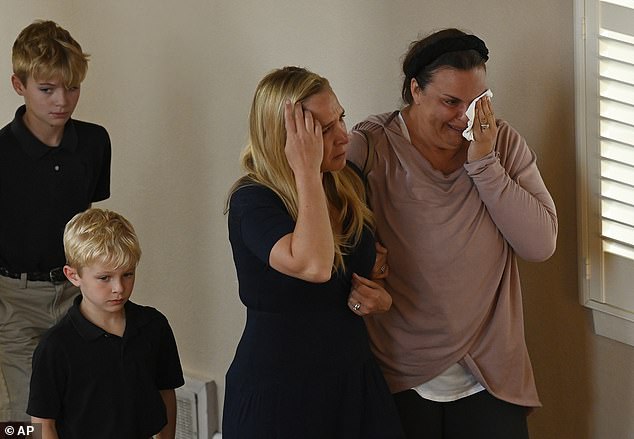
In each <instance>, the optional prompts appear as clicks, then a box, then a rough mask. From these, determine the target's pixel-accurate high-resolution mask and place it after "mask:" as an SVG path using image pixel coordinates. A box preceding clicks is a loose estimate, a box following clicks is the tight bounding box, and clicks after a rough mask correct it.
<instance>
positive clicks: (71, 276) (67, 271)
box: [64, 265, 81, 287]
mask: <svg viewBox="0 0 634 439" xmlns="http://www.w3.org/2000/svg"><path fill="white" fill-rule="evenodd" d="M64 275H66V278H67V279H68V280H69V281H70V283H72V284H73V285H75V286H76V287H79V286H80V285H81V276H79V273H78V272H77V270H76V269H74V268H73V267H71V266H70V265H64Z"/></svg>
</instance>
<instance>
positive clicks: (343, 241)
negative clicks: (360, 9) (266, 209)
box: [230, 67, 374, 269]
mask: <svg viewBox="0 0 634 439" xmlns="http://www.w3.org/2000/svg"><path fill="white" fill-rule="evenodd" d="M325 90H328V91H332V88H331V87H330V83H329V82H328V80H327V79H326V78H323V77H321V76H319V75H317V74H315V73H313V72H310V71H308V70H306V69H304V68H301V67H284V68H281V69H277V70H273V71H272V72H270V73H269V74H268V75H266V76H265V77H264V78H263V79H262V80H261V81H260V83H259V84H258V86H257V88H256V91H255V96H254V97H253V102H252V104H251V112H250V115H249V143H248V144H247V146H246V148H245V149H244V151H243V152H242V156H241V163H242V167H243V169H244V170H245V171H246V175H245V176H244V177H242V178H241V179H240V180H238V181H237V182H236V183H235V184H234V186H233V187H232V189H231V191H230V196H231V194H232V193H233V192H235V191H236V190H237V189H238V188H240V187H242V186H246V185H249V184H254V183H257V184H261V185H263V186H266V187H268V188H270V189H271V190H272V191H274V192H275V193H276V194H277V195H278V196H279V197H280V198H281V199H282V201H283V202H284V205H285V207H286V209H287V210H288V212H289V214H290V215H291V217H292V218H293V219H294V220H297V212H298V195H297V187H296V185H295V178H294V175H293V171H292V169H291V167H290V165H289V164H288V160H287V159H286V154H285V152H284V146H285V144H286V127H285V124H284V103H285V102H286V100H289V101H290V102H291V103H292V104H295V103H297V102H303V101H305V100H306V99H308V98H309V97H310V96H313V95H315V94H317V93H320V92H322V91H325ZM323 186H324V192H325V193H326V198H327V200H328V204H329V206H330V208H331V209H330V212H331V213H330V221H331V223H332V224H333V230H338V229H337V228H335V227H334V225H342V232H341V233H340V234H334V245H335V260H334V263H333V268H335V269H339V268H341V269H345V266H344V262H343V256H344V255H346V254H348V253H349V250H350V249H351V248H353V247H354V246H356V244H357V243H358V242H359V239H360V238H361V234H362V231H363V227H364V225H367V226H370V227H373V225H374V222H373V217H372V213H371V212H370V210H369V209H368V208H367V206H366V204H365V201H364V200H365V188H364V185H363V182H362V181H361V178H360V177H359V176H358V175H357V174H356V172H355V171H353V170H352V169H351V168H350V167H347V166H346V167H344V168H343V169H342V170H340V171H334V172H324V174H323Z"/></svg>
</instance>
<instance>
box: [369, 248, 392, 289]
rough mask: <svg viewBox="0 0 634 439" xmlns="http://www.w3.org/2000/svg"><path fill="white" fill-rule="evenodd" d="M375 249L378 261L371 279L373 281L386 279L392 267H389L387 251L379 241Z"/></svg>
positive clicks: (375, 261)
mask: <svg viewBox="0 0 634 439" xmlns="http://www.w3.org/2000/svg"><path fill="white" fill-rule="evenodd" d="M374 247H375V248H376V259H375V260H374V267H372V273H371V277H370V278H371V279H372V280H379V279H385V278H386V277H387V275H388V274H389V272H390V267H389V265H387V249H386V248H385V247H383V246H382V245H381V243H380V242H379V241H376V242H375V243H374Z"/></svg>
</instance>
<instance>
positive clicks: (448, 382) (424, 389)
mask: <svg viewBox="0 0 634 439" xmlns="http://www.w3.org/2000/svg"><path fill="white" fill-rule="evenodd" d="M398 122H399V125H400V127H401V131H402V133H403V136H405V137H406V138H407V140H408V141H409V142H410V143H411V142H412V140H411V137H410V136H409V131H408V129H407V125H405V120H403V115H402V114H401V113H400V112H399V113H398ZM412 389H413V390H415V391H416V393H418V394H419V395H420V396H421V397H422V398H425V399H429V400H431V401H436V402H449V401H456V400H458V399H461V398H465V397H467V396H469V395H473V394H474V393H478V392H481V391H482V390H484V387H482V384H480V383H479V382H478V381H477V380H476V379H475V377H474V376H473V374H472V373H471V372H469V371H468V370H466V369H465V368H464V367H462V366H461V365H460V364H459V363H455V364H453V365H452V366H449V367H448V368H447V369H446V370H445V371H444V372H442V373H441V374H440V375H438V376H436V377H435V378H432V379H431V380H429V381H427V382H425V383H423V384H420V385H418V386H415V387H412Z"/></svg>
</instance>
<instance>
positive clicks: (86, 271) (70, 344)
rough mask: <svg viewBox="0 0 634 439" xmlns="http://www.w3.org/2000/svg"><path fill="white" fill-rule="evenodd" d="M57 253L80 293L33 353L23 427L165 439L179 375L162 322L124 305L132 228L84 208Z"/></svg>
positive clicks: (46, 438) (53, 437) (137, 252)
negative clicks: (28, 421)
mask: <svg viewBox="0 0 634 439" xmlns="http://www.w3.org/2000/svg"><path fill="white" fill-rule="evenodd" d="M64 250H65V253H66V260H67V265H65V266H64V274H65V275H66V277H68V279H69V280H70V281H71V282H72V283H73V285H75V286H77V287H79V289H80V290H81V296H78V297H77V298H76V299H75V300H74V303H73V306H72V307H71V308H70V310H69V311H68V313H67V314H66V316H65V317H64V318H63V319H62V320H61V321H60V322H59V323H58V324H56V325H55V326H54V327H53V328H51V329H50V330H49V331H48V332H47V333H46V334H45V335H44V336H43V337H42V341H41V342H40V344H39V345H38V347H37V349H36V350H35V354H34V355H33V374H32V377H31V393H30V395H29V404H28V408H27V412H28V413H29V414H30V415H31V416H32V422H34V423H42V431H43V439H57V438H60V439H71V438H72V439H74V438H81V439H85V438H90V439H101V438H103V439H106V438H108V439H112V438H117V439H133V438H134V439H136V438H149V437H151V436H152V435H154V434H156V435H157V437H158V438H161V439H164V438H169V439H173V438H174V436H175V429H176V396H175V391H174V389H175V388H177V387H180V386H182V385H183V384H184V380H183V372H182V369H181V365H180V361H179V357H178V351H177V348H176V342H175V340H174V335H173V333H172V330H171V328H170V325H169V323H168V322H167V319H166V318H165V316H164V315H163V314H161V313H160V312H159V311H157V310H156V309H154V308H150V307H146V306H141V305H137V304H135V303H132V302H131V301H130V300H129V298H130V295H131V294H132V289H133V287H134V280H135V270H136V266H137V264H138V262H139V259H140V257H141V249H140V247H139V242H138V239H137V236H136V234H135V232H134V229H133V227H132V225H131V224H130V223H129V222H128V221H127V220H126V219H125V218H124V217H122V216H121V215H119V214H117V213H115V212H111V211H108V210H101V209H89V210H87V211H85V212H83V213H79V214H77V215H75V217H73V219H72V220H71V221H70V222H69V223H68V224H67V225H66V229H65V231H64Z"/></svg>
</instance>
